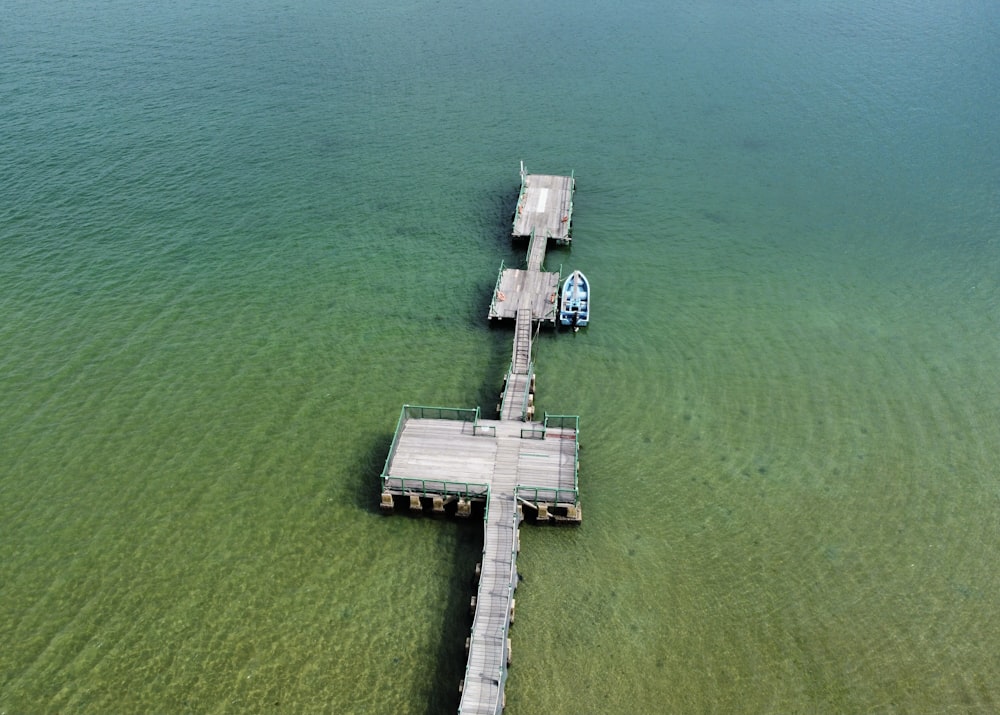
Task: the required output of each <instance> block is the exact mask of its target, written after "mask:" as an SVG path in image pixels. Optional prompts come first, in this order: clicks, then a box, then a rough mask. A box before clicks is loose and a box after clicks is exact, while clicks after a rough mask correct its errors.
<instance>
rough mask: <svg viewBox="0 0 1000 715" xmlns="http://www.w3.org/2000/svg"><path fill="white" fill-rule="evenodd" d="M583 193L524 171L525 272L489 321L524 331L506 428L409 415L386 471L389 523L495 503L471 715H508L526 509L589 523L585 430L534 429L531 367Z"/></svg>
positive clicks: (406, 410) (476, 621) (469, 671)
mask: <svg viewBox="0 0 1000 715" xmlns="http://www.w3.org/2000/svg"><path fill="white" fill-rule="evenodd" d="M574 186H575V180H574V178H573V177H572V176H546V175H536V174H531V175H529V174H526V173H525V171H524V165H523V163H522V165H521V193H520V195H519V197H518V203H517V208H516V210H515V218H514V227H513V235H514V237H515V238H517V237H520V236H529V237H530V239H531V240H530V242H529V244H528V257H527V268H526V269H524V270H520V269H504V268H503V266H501V269H500V275H499V276H498V277H497V285H496V288H495V289H494V294H493V299H492V301H491V303H490V310H489V318H490V319H491V320H494V319H511V318H512V319H514V320H515V325H514V340H513V346H512V349H511V361H510V368H509V370H508V373H507V376H506V378H505V380H504V391H503V394H502V396H501V401H500V404H499V405H498V412H499V419H497V420H489V419H483V418H482V416H481V414H480V410H479V408H475V409H462V408H446V407H420V406H414V405H404V406H403V409H402V412H401V413H400V417H399V422H398V423H397V425H396V432H395V435H394V436H393V440H392V446H391V447H390V448H389V455H388V457H387V458H386V462H385V468H384V469H383V470H382V476H381V482H382V501H381V506H382V509H383V510H384V511H387V512H391V511H393V510H394V509H395V508H396V506H397V505H398V502H399V501H402V502H403V503H408V505H409V508H410V510H411V511H424V510H426V509H427V508H428V507H429V508H430V509H431V510H432V511H434V512H436V513H449V512H450V510H451V509H452V508H454V510H455V511H454V513H455V514H456V515H457V516H460V517H467V516H469V515H470V514H471V503H472V502H474V501H475V502H483V503H484V504H485V507H486V508H485V517H484V533H483V560H482V563H481V564H480V569H479V586H478V589H477V591H476V596H475V598H474V599H473V607H474V609H475V615H474V618H473V623H472V632H471V635H470V636H469V641H468V645H469V652H468V662H467V664H466V671H465V678H464V679H463V681H462V685H461V704H460V706H459V713H460V714H464V715H474V714H475V715H499V713H501V712H502V711H503V708H504V684H505V683H506V680H507V670H508V666H509V665H510V662H511V651H510V637H509V631H510V626H511V624H512V623H513V621H514V590H515V589H516V588H517V569H516V566H515V563H516V559H517V552H518V551H519V544H520V540H519V538H518V528H519V525H520V523H521V518H522V508H524V507H527V508H529V509H531V510H533V512H534V514H535V515H536V521H538V522H546V521H565V522H570V523H579V522H580V521H581V520H582V518H583V512H582V510H581V508H580V499H579V488H578V483H577V476H578V462H579V454H580V453H579V442H578V437H579V419H578V418H577V417H576V416H575V415H548V414H546V415H545V416H544V418H543V419H542V421H540V422H536V421H534V391H535V373H534V367H533V362H532V331H533V329H534V326H535V325H536V324H539V323H546V322H551V323H552V324H553V325H554V324H555V321H556V315H557V312H558V302H557V300H558V294H559V279H560V276H559V274H558V273H548V272H545V271H544V270H542V265H543V262H544V260H545V249H546V244H547V243H548V241H549V239H554V240H556V241H557V242H562V243H569V240H570V239H569V236H570V218H571V216H572V208H573V201H572V197H573V189H574Z"/></svg>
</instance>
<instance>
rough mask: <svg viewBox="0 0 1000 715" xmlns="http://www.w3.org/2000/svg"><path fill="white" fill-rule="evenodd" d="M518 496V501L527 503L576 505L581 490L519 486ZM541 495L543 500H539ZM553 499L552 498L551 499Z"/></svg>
mask: <svg viewBox="0 0 1000 715" xmlns="http://www.w3.org/2000/svg"><path fill="white" fill-rule="evenodd" d="M516 495H517V498H518V499H523V500H524V501H527V502H532V503H534V502H538V501H542V502H549V503H553V504H555V503H561V504H574V505H575V504H576V503H577V502H578V501H579V500H580V490H579V489H575V488H574V489H557V488H555V487H533V486H531V485H522V484H519V485H518V486H517V491H516ZM539 495H541V498H539ZM550 497H551V498H550Z"/></svg>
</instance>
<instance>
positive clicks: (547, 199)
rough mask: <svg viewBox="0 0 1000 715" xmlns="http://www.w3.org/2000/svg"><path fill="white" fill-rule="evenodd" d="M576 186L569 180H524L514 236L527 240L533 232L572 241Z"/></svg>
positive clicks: (530, 177)
mask: <svg viewBox="0 0 1000 715" xmlns="http://www.w3.org/2000/svg"><path fill="white" fill-rule="evenodd" d="M573 186H574V180H573V178H572V177H570V176H551V175H548V174H528V175H527V176H525V178H524V185H523V187H522V190H521V195H520V196H519V197H518V202H517V207H516V209H515V213H514V226H513V230H512V235H513V236H515V237H528V236H530V235H531V234H532V232H534V233H535V235H537V236H540V237H544V238H554V239H556V240H558V241H569V233H570V223H571V220H572V213H573ZM564 218H565V219H566V220H565V221H564V220H563V219H564Z"/></svg>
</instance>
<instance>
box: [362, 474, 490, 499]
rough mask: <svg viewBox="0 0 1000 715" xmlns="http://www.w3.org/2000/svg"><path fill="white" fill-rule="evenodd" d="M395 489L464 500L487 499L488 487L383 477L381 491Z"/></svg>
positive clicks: (473, 483) (486, 485)
mask: <svg viewBox="0 0 1000 715" xmlns="http://www.w3.org/2000/svg"><path fill="white" fill-rule="evenodd" d="M386 489H396V490H399V491H402V492H405V493H411V494H420V496H424V497H426V496H457V497H465V498H466V499H487V498H488V497H489V493H490V485H489V484H484V483H481V482H452V481H448V480H444V479H422V478H419V477H404V476H400V475H395V474H394V475H392V476H388V475H383V477H382V490H383V491H385V490H386Z"/></svg>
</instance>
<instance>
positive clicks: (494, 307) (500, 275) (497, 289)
mask: <svg viewBox="0 0 1000 715" xmlns="http://www.w3.org/2000/svg"><path fill="white" fill-rule="evenodd" d="M503 266H504V263H503V261H500V270H499V271H497V282H496V285H494V286H493V295H492V296H490V313H491V314H496V313H497V296H498V295H499V294H500V281H501V279H502V278H503Z"/></svg>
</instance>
